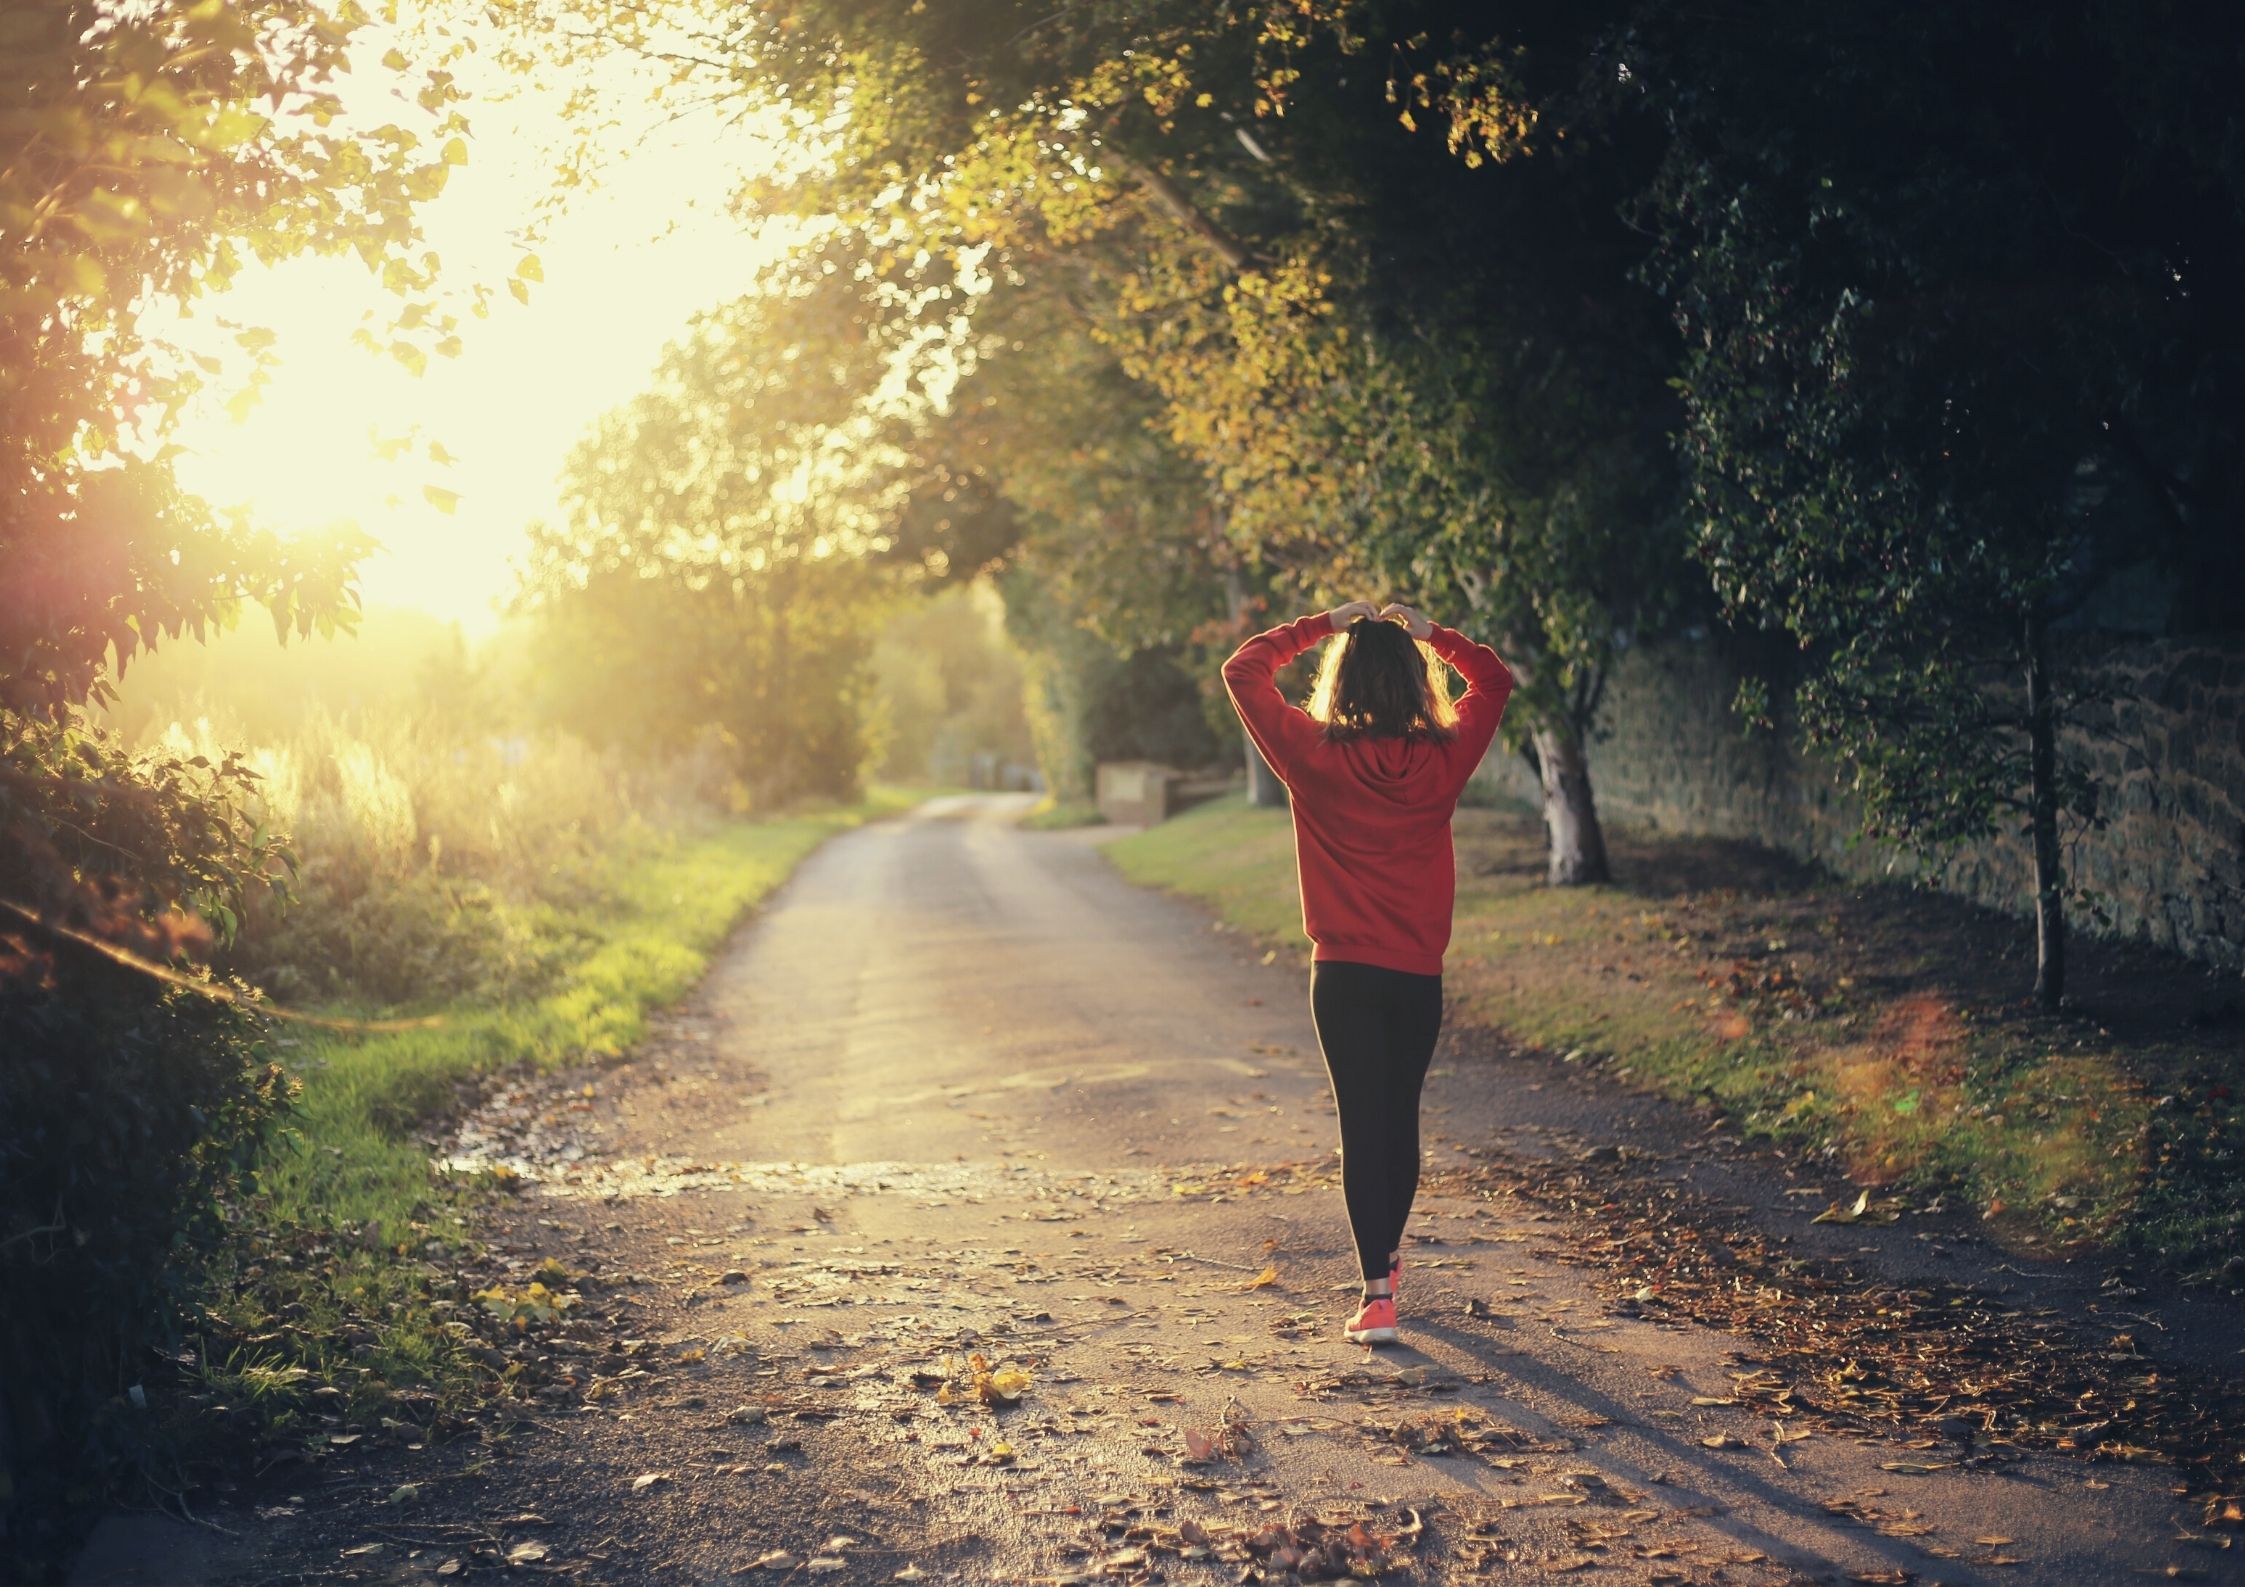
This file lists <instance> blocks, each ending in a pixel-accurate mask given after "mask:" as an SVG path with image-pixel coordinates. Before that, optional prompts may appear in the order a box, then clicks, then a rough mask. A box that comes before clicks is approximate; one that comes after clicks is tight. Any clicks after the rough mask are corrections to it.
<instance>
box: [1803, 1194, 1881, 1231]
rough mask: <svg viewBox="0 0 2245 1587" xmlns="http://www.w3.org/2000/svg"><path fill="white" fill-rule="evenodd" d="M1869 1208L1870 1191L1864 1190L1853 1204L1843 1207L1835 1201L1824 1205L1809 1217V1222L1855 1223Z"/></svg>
mask: <svg viewBox="0 0 2245 1587" xmlns="http://www.w3.org/2000/svg"><path fill="white" fill-rule="evenodd" d="M1870 1208H1871V1193H1870V1192H1869V1191H1868V1190H1866V1191H1863V1192H1861V1193H1860V1194H1859V1195H1857V1196H1856V1198H1855V1203H1854V1205H1853V1206H1850V1207H1847V1208H1845V1209H1843V1208H1842V1207H1841V1206H1840V1204H1839V1203H1838V1202H1836V1201H1835V1202H1833V1203H1832V1204H1831V1205H1830V1206H1829V1207H1826V1208H1825V1209H1824V1210H1823V1211H1822V1212H1820V1213H1818V1214H1817V1215H1816V1216H1815V1217H1813V1218H1811V1219H1809V1222H1811V1223H1856V1222H1860V1221H1861V1220H1862V1217H1863V1214H1864V1213H1866V1212H1868V1211H1869V1210H1870Z"/></svg>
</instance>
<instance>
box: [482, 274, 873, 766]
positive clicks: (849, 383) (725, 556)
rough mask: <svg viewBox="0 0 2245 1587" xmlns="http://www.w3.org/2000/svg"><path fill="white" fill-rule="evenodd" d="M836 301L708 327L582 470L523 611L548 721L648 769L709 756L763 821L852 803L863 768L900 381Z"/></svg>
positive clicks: (582, 457) (572, 473) (573, 479)
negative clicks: (530, 627)
mask: <svg viewBox="0 0 2245 1587" xmlns="http://www.w3.org/2000/svg"><path fill="white" fill-rule="evenodd" d="M832 295H833V294H832V293H831V292H822V291H821V290H819V289H816V288H813V289H810V290H806V291H805V292H803V293H801V294H798V295H797V296H795V297H793V298H777V297H775V298H745V299H742V300H740V301H739V302H737V303H734V304H731V305H728V306H727V307H726V308H723V309H720V310H717V311H715V312H714V313H711V314H708V315H704V316H702V317H701V318H700V319H698V320H697V321H696V322H695V325H694V328H693V330H692V331H691V332H690V333H689V335H688V336H687V337H686V338H684V339H683V340H682V341H680V342H679V343H677V344H675V345H674V346H673V347H672V348H671V349H670V350H669V352H668V353H667V354H666V356H665V358H664V362H663V366H662V370H661V372H660V374H659V376H658V379H657V382H656V384H655V386H654V388H653V389H651V390H650V391H648V392H646V393H644V394H643V395H641V396H639V397H637V398H635V399H633V400H632V401H631V402H630V403H628V404H626V405H625V406H624V407H622V408H620V409H618V410H617V411H616V412H614V413H612V414H610V415H609V416H608V417H607V418H606V419H604V420H603V421H602V422H601V424H600V426H599V427H598V429H597V430H596V431H595V433H594V435H593V436H592V437H591V438H590V439H588V440H587V441H586V442H584V443H583V444H582V445H581V446H580V447H579V448H578V449H577V451H576V452H575V453H574V454H573V456H572V458H571V461H570V465H569V469H568V474H567V491H568V498H569V503H570V516H569V519H568V521H567V522H566V523H564V524H559V525H546V526H541V527H540V528H538V529H537V530H536V531H535V534H534V540H533V560H532V566H531V569H530V575H529V583H528V585H527V588H526V591H525V595H524V604H525V607H526V609H527V610H528V611H529V612H530V613H532V614H533V615H535V616H536V617H537V619H538V620H539V624H540V628H539V631H538V635H537V639H536V645H537V655H538V660H539V662H540V666H539V668H538V674H539V676H540V678H541V679H542V681H543V684H544V694H545V705H546V709H547V711H548V712H549V714H550V715H551V716H553V717H554V718H555V719H557V720H559V721H562V722H566V723H567V724H568V725H569V726H570V727H571V728H572V730H574V731H577V732H581V733H583V734H585V735H586V736H588V737H590V738H591V739H592V740H593V741H594V742H596V743H613V744H619V745H623V746H626V747H629V748H632V749H635V750H638V751H641V752H666V753H678V752H682V751H684V750H686V749H688V748H689V747H691V746H692V745H693V744H694V743H695V742H697V741H698V740H700V739H702V738H703V737H704V736H705V735H713V736H714V739H715V742H716V745H717V746H718V749H719V752H720V753H721V754H722V755H723V756H724V757H725V759H726V761H727V763H728V764H729V765H730V767H731V769H732V772H733V775H734V777H735V778H736V780H737V782H738V783H739V785H740V787H741V789H742V790H743V791H744V794H745V797H746V798H747V799H748V800H750V801H751V802H752V803H754V804H755V805H757V806H758V807H760V808H761V807H768V806H771V805H776V804H781V803H785V802H786V801H788V800H791V799H796V798H800V797H804V796H817V797H827V798H840V797H848V796H851V795H853V794H854V792H855V790H856V788H857V786H858V782H859V778H860V775H861V773H862V771H863V769H864V765H865V762H866V759H867V757H868V754H869V748H870V747H869V745H868V743H867V741H866V732H865V721H864V709H863V707H864V702H865V662H866V658H867V656H868V654H869V652H870V649H871V642H872V630H873V628H874V627H875V626H876V623H875V618H876V611H877V607H878V603H879V599H880V595H881V586H880V583H879V576H878V572H877V570H876V568H875V567H874V566H873V565H872V561H871V559H872V558H873V557H875V556H877V555H878V554H880V553H881V552H883V551H884V550H886V549H888V548H889V545H890V541H889V537H888V535H887V532H886V531H887V529H888V527H889V525H890V523H891V522H892V521H893V509H894V506H895V491H894V487H893V484H892V483H891V476H890V474H889V473H887V472H885V471H883V469H882V468H881V466H880V465H881V464H882V462H883V461H884V460H885V459H886V457H887V452H886V449H885V447H884V443H883V424H884V421H883V420H882V418H881V416H880V415H878V414H877V413H873V412H869V411H868V410H867V408H866V406H865V405H864V403H863V401H862V399H863V397H864V395H865V393H867V392H869V391H871V390H872V389H873V388H874V387H875V386H877V385H878V384H879V381H880V378H881V377H882V375H883V374H884V373H885V371H886V369H887V367H888V365H887V363H886V359H885V354H884V353H883V351H882V349H880V348H879V347H877V346H873V345H870V344H869V340H868V338H867V337H865V336H864V335H863V334H862V333H860V332H858V331H857V330H856V329H855V328H854V327H853V326H852V325H851V323H850V322H849V321H848V320H847V319H846V318H843V317H838V316H836V315H834V314H832V313H829V312H824V311H825V310H826V309H827V308H828V299H829V298H831V297H832ZM850 301H854V299H852V300H850Z"/></svg>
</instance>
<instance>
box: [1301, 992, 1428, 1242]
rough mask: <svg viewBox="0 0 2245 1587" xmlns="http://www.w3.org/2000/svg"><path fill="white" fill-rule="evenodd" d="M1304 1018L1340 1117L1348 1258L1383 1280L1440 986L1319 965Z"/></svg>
mask: <svg viewBox="0 0 2245 1587" xmlns="http://www.w3.org/2000/svg"><path fill="white" fill-rule="evenodd" d="M1310 1018H1311V1020H1312V1021H1313V1022H1314V1023H1315V1024H1316V1026H1317V1045H1318V1048H1319V1050H1321V1051H1322V1052H1323V1053H1324V1054H1325V1073H1326V1075H1327V1076H1328V1077H1329V1078H1330V1079H1331V1080H1332V1082H1333V1104H1334V1106H1335V1107H1336V1108H1337V1109H1338V1110H1339V1112H1340V1115H1341V1194H1342V1196H1343V1198H1344V1199H1345V1200H1346V1201H1347V1202H1348V1208H1349V1228H1350V1231H1351V1232H1352V1233H1353V1234H1354V1235H1355V1236H1356V1259H1357V1262H1358V1264H1359V1265H1360V1266H1361V1267H1362V1268H1363V1270H1364V1276H1365V1277H1366V1278H1368V1279H1370V1278H1382V1279H1384V1278H1386V1277H1387V1276H1388V1254H1389V1253H1390V1252H1391V1251H1395V1250H1397V1249H1399V1248H1400V1247H1401V1244H1402V1241H1403V1225H1404V1224H1405V1223H1406V1222H1407V1221H1408V1220H1409V1219H1410V1216H1411V1201H1412V1198H1413V1197H1415V1196H1417V1195H1418V1193H1419V1088H1420V1087H1421V1086H1423V1085H1425V1084H1426V1077H1427V1064H1428V1062H1429V1060H1431V1059H1432V1058H1433V1057H1434V1038H1435V1037H1436V1036H1437V1035H1438V1034H1440V1033H1441V1030H1442V977H1441V976H1439V975H1411V974H1408V973H1407V972H1405V971H1402V970H1385V969H1382V968H1380V967H1379V966H1378V965H1374V964H1346V963H1339V962H1336V961H1334V960H1330V959H1324V960H1320V961H1318V963H1317V964H1316V965H1314V966H1312V968H1311V970H1310Z"/></svg>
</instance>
